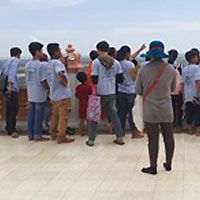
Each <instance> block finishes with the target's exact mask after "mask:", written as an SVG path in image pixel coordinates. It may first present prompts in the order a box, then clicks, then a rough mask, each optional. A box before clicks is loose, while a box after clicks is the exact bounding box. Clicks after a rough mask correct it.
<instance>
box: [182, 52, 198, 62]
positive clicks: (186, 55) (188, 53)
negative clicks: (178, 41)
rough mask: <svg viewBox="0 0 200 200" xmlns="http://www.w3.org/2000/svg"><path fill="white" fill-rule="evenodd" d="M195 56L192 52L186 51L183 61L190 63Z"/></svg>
mask: <svg viewBox="0 0 200 200" xmlns="http://www.w3.org/2000/svg"><path fill="white" fill-rule="evenodd" d="M195 56H196V54H195V53H194V52H193V51H188V52H187V53H186V54H185V59H186V60H187V61H188V62H189V63H191V60H192V59H193V58H194V57H195Z"/></svg>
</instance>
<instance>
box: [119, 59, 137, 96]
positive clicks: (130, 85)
mask: <svg viewBox="0 0 200 200" xmlns="http://www.w3.org/2000/svg"><path fill="white" fill-rule="evenodd" d="M120 64H121V68H122V71H123V75H124V81H123V83H121V84H118V91H119V92H122V93H125V94H134V93H135V81H134V80H133V79H132V78H131V77H130V76H129V75H128V74H127V72H128V71H130V70H132V69H133V68H135V65H134V64H133V63H132V62H131V61H129V60H122V61H121V62H120Z"/></svg>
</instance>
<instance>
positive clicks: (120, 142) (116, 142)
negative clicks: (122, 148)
mask: <svg viewBox="0 0 200 200" xmlns="http://www.w3.org/2000/svg"><path fill="white" fill-rule="evenodd" d="M113 143H115V144H118V145H124V144H125V142H124V141H123V139H116V140H114V141H113Z"/></svg>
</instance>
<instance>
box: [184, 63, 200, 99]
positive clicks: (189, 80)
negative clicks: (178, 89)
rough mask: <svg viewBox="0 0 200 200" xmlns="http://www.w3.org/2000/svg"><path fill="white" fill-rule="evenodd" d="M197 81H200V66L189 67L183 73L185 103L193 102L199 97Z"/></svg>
mask: <svg viewBox="0 0 200 200" xmlns="http://www.w3.org/2000/svg"><path fill="white" fill-rule="evenodd" d="M196 81H200V68H199V66H198V65H187V66H185V67H184V68H183V71H182V83H183V84H184V95H185V102H192V101H193V100H194V97H197V96H198V92H197V86H196Z"/></svg>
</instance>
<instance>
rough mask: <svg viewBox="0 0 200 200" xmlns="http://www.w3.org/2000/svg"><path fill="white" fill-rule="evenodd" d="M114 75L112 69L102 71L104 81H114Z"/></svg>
mask: <svg viewBox="0 0 200 200" xmlns="http://www.w3.org/2000/svg"><path fill="white" fill-rule="evenodd" d="M112 74H113V73H112V69H110V70H107V69H104V70H103V71H102V76H101V77H102V80H110V79H112V78H113V75H112Z"/></svg>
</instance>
